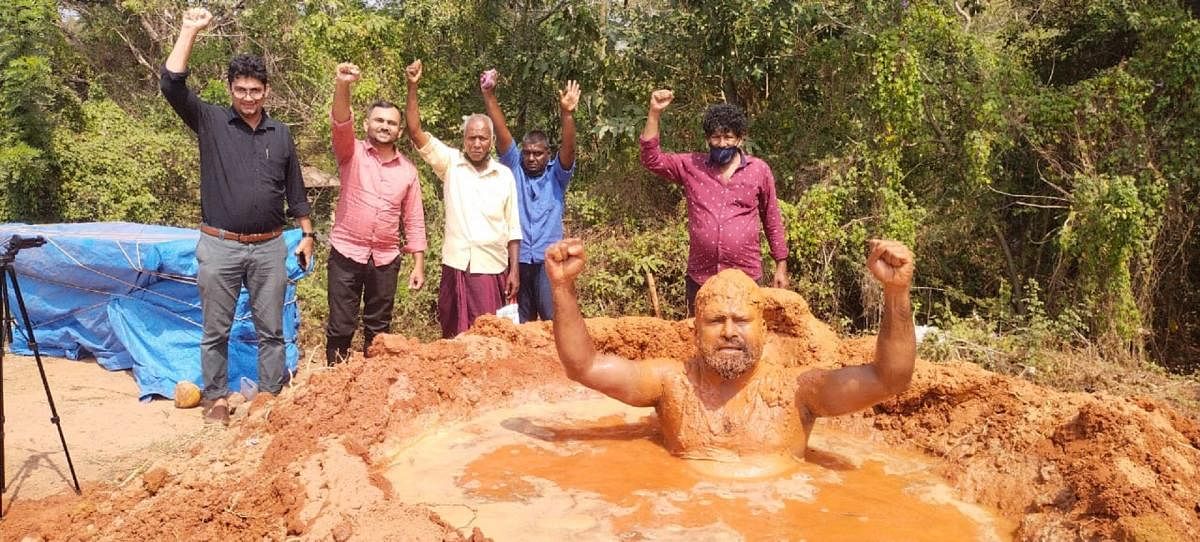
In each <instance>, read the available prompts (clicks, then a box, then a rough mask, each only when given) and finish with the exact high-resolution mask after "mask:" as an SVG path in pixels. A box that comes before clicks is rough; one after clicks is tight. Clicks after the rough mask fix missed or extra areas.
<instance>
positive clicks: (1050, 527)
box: [0, 291, 1200, 541]
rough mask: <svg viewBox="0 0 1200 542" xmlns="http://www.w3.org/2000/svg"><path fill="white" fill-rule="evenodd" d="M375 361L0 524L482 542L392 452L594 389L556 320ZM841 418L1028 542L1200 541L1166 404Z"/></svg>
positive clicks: (834, 343)
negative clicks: (393, 481)
mask: <svg viewBox="0 0 1200 542" xmlns="http://www.w3.org/2000/svg"><path fill="white" fill-rule="evenodd" d="M770 299H771V300H772V301H771V303H774V305H769V306H768V311H767V314H768V317H769V319H770V322H771V323H770V329H772V330H773V331H775V332H776V334H777V335H776V336H775V337H774V339H773V340H774V341H775V345H776V348H777V349H778V350H779V351H780V352H783V353H784V354H785V356H786V357H787V358H788V359H789V360H790V361H789V363H792V364H798V365H813V366H833V365H838V364H853V363H862V362H865V361H868V360H869V359H870V356H871V355H872V351H873V341H872V340H869V339H860V340H854V341H840V340H838V338H837V337H836V336H834V334H833V333H832V332H830V331H829V329H828V328H827V327H826V326H824V325H823V324H821V323H820V322H818V321H816V320H815V319H813V317H812V316H811V314H809V313H808V310H807V306H806V305H803V300H800V299H799V297H798V296H794V294H787V293H786V292H781V291H772V293H771V295H770ZM588 326H589V329H590V330H591V332H592V334H593V336H594V337H595V342H596V344H597V347H598V348H599V349H601V350H604V351H607V352H613V353H616V354H619V355H622V356H625V357H628V358H632V359H646V358H652V357H674V358H685V357H687V356H690V355H692V353H693V351H694V346H693V344H692V330H691V328H690V326H689V324H688V323H687V322H665V321H661V320H656V319H652V318H620V319H608V318H597V319H592V320H589V321H588ZM371 354H372V357H370V358H365V359H364V358H357V357H356V358H355V359H353V360H351V361H350V362H349V363H347V364H344V365H342V366H339V367H337V368H335V369H332V370H318V371H314V372H313V373H311V374H308V375H302V376H301V378H300V379H299V384H298V385H296V386H294V387H292V388H290V389H289V390H287V391H285V393H284V394H283V395H281V396H280V397H279V398H276V399H274V400H273V401H269V402H268V401H265V400H259V401H257V402H256V403H254V404H252V405H249V406H245V405H243V406H242V407H241V410H245V411H248V414H244V413H238V416H237V418H239V419H240V421H237V422H236V423H235V426H234V428H233V429H232V430H228V431H224V432H219V431H214V435H215V436H214V438H213V439H212V440H211V441H210V442H208V443H206V444H204V445H199V446H196V447H194V449H191V450H185V451H181V453H180V454H179V456H178V457H176V458H174V459H172V460H169V461H164V462H161V463H160V464H158V465H154V466H153V468H150V469H148V470H147V471H146V472H145V473H144V474H142V475H141V476H139V477H133V478H131V479H130V481H129V482H128V483H126V484H124V485H123V486H120V487H88V488H87V490H86V491H85V494H84V496H83V497H82V498H78V497H75V496H73V495H70V496H60V497H54V498H51V499H45V500H43V501H39V502H30V503H21V504H20V505H19V506H17V507H14V509H13V510H11V511H10V514H9V516H8V517H6V518H5V519H4V520H3V523H0V527H2V528H0V538H3V539H5V540H20V539H21V538H22V537H25V536H30V537H32V538H33V539H47V540H96V539H106V540H153V539H159V538H161V537H163V536H164V535H166V536H168V537H176V538H186V539H195V540H203V539H230V538H232V539H264V538H266V539H286V538H288V537H300V538H302V539H321V540H329V539H332V540H347V539H353V538H362V539H370V540H417V541H421V540H434V541H438V540H483V539H484V536H483V534H481V533H480V532H479V531H478V530H476V531H475V532H473V533H471V534H470V535H469V536H468V535H466V534H465V533H461V532H459V531H458V530H456V529H455V528H454V527H452V526H449V525H446V524H445V523H444V522H443V521H442V520H441V519H440V518H439V517H438V516H437V515H436V514H434V513H433V512H431V511H430V509H429V508H428V507H427V506H426V505H424V504H422V503H403V502H395V500H394V497H393V495H392V488H391V487H389V485H388V482H387V481H386V480H385V479H384V477H383V476H382V474H381V473H382V472H383V471H384V470H386V468H387V466H388V463H389V461H391V459H392V458H391V457H388V453H389V452H388V450H395V449H396V448H397V446H399V445H402V443H404V442H405V439H407V438H410V437H412V436H413V435H415V434H417V433H418V432H420V431H421V430H422V429H424V428H426V427H429V426H430V425H432V424H436V423H439V422H445V421H447V420H452V419H456V418H462V417H465V416H470V415H472V414H473V413H475V412H478V411H479V410H480V409H486V408H495V407H498V406H506V405H511V404H515V403H517V402H521V401H527V400H531V399H540V400H554V399H560V398H564V397H568V396H575V395H578V394H582V393H583V390H582V388H581V387H580V386H578V385H576V384H574V383H571V382H569V381H567V380H566V379H565V377H564V376H563V371H562V368H561V367H560V366H559V364H558V360H557V356H556V353H555V349H554V343H553V338H552V335H551V333H550V328H549V325H548V324H544V323H542V324H528V325H524V326H514V325H513V324H511V323H510V322H508V321H506V320H501V319H496V318H483V319H481V320H480V321H479V322H478V323H477V325H476V327H475V328H473V329H472V331H471V332H470V333H468V334H467V335H464V336H461V337H459V338H458V339H455V340H453V341H436V342H433V343H420V342H417V341H414V340H409V339H406V338H404V337H400V336H383V337H380V338H379V339H377V341H376V343H375V344H374V345H373V346H372V348H371ZM830 423H836V424H840V425H844V426H846V427H849V428H859V429H862V430H865V431H871V432H874V433H876V434H877V435H878V436H879V438H882V439H884V440H886V441H889V442H892V443H895V444H896V445H898V446H906V447H914V448H917V449H919V450H922V451H924V452H925V453H926V454H928V455H930V456H933V457H934V458H936V459H938V460H940V461H941V464H942V465H943V468H942V474H943V476H944V477H945V478H946V479H947V480H948V481H949V482H950V483H951V485H953V486H955V487H957V488H958V489H959V490H960V491H961V493H962V495H963V497H964V498H966V499H968V500H974V501H976V502H978V503H981V504H984V505H987V506H991V507H994V508H995V509H998V510H999V511H1000V512H1001V513H1002V514H1004V515H1005V516H1006V517H1008V518H1010V519H1011V520H1013V521H1014V523H1017V524H1019V530H1018V532H1017V538H1018V539H1021V540H1057V539H1075V538H1081V539H1125V540H1190V539H1191V537H1190V536H1189V533H1198V532H1200V474H1198V472H1197V469H1200V426H1198V425H1197V424H1196V423H1195V422H1194V421H1192V420H1190V419H1188V418H1186V417H1184V416H1182V415H1180V414H1179V413H1178V412H1176V411H1175V410H1173V409H1171V408H1169V407H1166V406H1165V405H1162V404H1159V403H1156V402H1154V401H1151V400H1147V399H1140V398H1121V397H1113V396H1108V395H1104V394H1095V395H1087V394H1067V393H1060V392H1055V391H1051V390H1047V389H1044V388H1040V387H1037V386H1035V385H1032V384H1030V383H1028V382H1025V381H1023V380H1019V379H1015V378H1009V377H1005V376H1000V375H996V374H993V373H989V372H987V371H984V370H982V369H979V368H977V367H975V366H973V365H932V364H929V363H918V366H917V372H916V375H915V376H914V379H913V383H912V385H911V387H910V388H909V390H908V391H906V392H905V393H903V394H902V395H900V396H898V397H896V398H893V399H891V400H889V401H886V402H884V403H882V404H880V405H877V406H876V407H874V408H873V409H870V410H868V411H866V412H863V413H860V414H857V415H855V416H850V417H846V418H840V419H837V420H836V421H833V422H830ZM818 430H819V429H818ZM483 528H484V530H486V528H487V526H486V525H485V526H483Z"/></svg>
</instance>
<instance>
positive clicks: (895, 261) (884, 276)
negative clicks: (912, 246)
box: [867, 239, 916, 291]
mask: <svg viewBox="0 0 1200 542" xmlns="http://www.w3.org/2000/svg"><path fill="white" fill-rule="evenodd" d="M867 243H868V246H869V247H870V248H871V252H870V253H869V254H868V255H867V269H868V270H870V271H871V275H873V276H874V277H875V280H878V281H879V284H881V285H882V286H883V289H884V290H904V291H908V287H909V286H910V285H911V284H912V278H913V271H914V270H915V269H916V256H913V253H912V251H911V250H909V249H908V247H906V246H904V243H901V242H899V241H888V240H885V239H872V240H870V241H868V242H867Z"/></svg>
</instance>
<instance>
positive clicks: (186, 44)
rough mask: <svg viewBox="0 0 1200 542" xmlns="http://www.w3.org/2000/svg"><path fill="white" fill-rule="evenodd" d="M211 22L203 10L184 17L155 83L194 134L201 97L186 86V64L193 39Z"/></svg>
mask: <svg viewBox="0 0 1200 542" xmlns="http://www.w3.org/2000/svg"><path fill="white" fill-rule="evenodd" d="M211 21H212V14H211V13H209V12H208V10H207V9H204V8H192V9H189V10H187V11H186V12H184V13H183V18H182V24H180V28H179V38H177V39H176V40H175V47H173V48H172V49H171V54H170V56H168V57H167V62H166V64H164V65H163V70H162V74H161V77H160V79H159V82H158V86H159V90H161V91H162V94H163V97H164V98H166V99H167V103H169V104H171V109H173V110H175V114H177V115H179V118H181V119H183V123H184V124H186V125H187V126H188V128H191V129H192V131H193V132H198V131H199V129H200V108H201V103H200V97H199V96H196V93H195V92H192V90H191V89H189V88H188V86H187V63H188V58H190V57H191V56H192V45H193V44H194V43H195V42H196V36H197V35H198V34H199V33H200V31H201V30H204V28H205V27H207V26H208V24H209V22H211Z"/></svg>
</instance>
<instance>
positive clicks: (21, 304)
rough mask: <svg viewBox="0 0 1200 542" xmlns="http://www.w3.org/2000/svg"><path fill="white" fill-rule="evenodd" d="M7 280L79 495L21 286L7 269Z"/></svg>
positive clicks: (65, 440)
mask: <svg viewBox="0 0 1200 542" xmlns="http://www.w3.org/2000/svg"><path fill="white" fill-rule="evenodd" d="M8 278H9V279H10V280H12V287H13V297H15V298H16V300H17V308H19V309H21V320H22V321H24V322H25V333H26V337H28V338H29V349H30V350H33V359H35V360H37V366H38V373H40V374H41V375H42V387H43V388H45V389H46V402H48V403H50V421H51V422H53V423H54V426H55V427H57V428H58V440H59V441H61V442H62V447H63V453H64V454H66V456H67V467H68V468H70V469H71V481H73V482H75V494H76V495H78V494H80V490H79V478H78V477H76V476H75V464H74V463H72V462H71V450H68V449H67V438H66V437H64V436H63V430H62V424H61V423H59V419H58V409H56V408H54V397H52V396H51V395H50V381H49V380H46V368H45V367H44V366H43V365H42V354H41V352H39V351H38V345H37V339H36V338H35V337H34V336H33V324H32V323H30V322H29V312H28V311H26V310H25V300H24V299H23V298H22V297H21V286H20V285H19V284H17V272H16V271H14V270H13V268H12V267H9V268H8Z"/></svg>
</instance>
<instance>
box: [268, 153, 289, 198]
mask: <svg viewBox="0 0 1200 542" xmlns="http://www.w3.org/2000/svg"><path fill="white" fill-rule="evenodd" d="M263 154H264V156H263V157H262V158H263V170H264V171H263V175H264V176H265V177H266V178H268V179H270V180H271V181H273V182H274V183H276V184H277V185H278V186H279V187H280V188H282V187H283V183H284V180H285V179H287V170H288V162H289V160H288V156H287V152H286V150H285V149H283V148H280V146H279V145H271V144H270V143H268V144H267V146H266V147H265V148H264V152H263Z"/></svg>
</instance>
